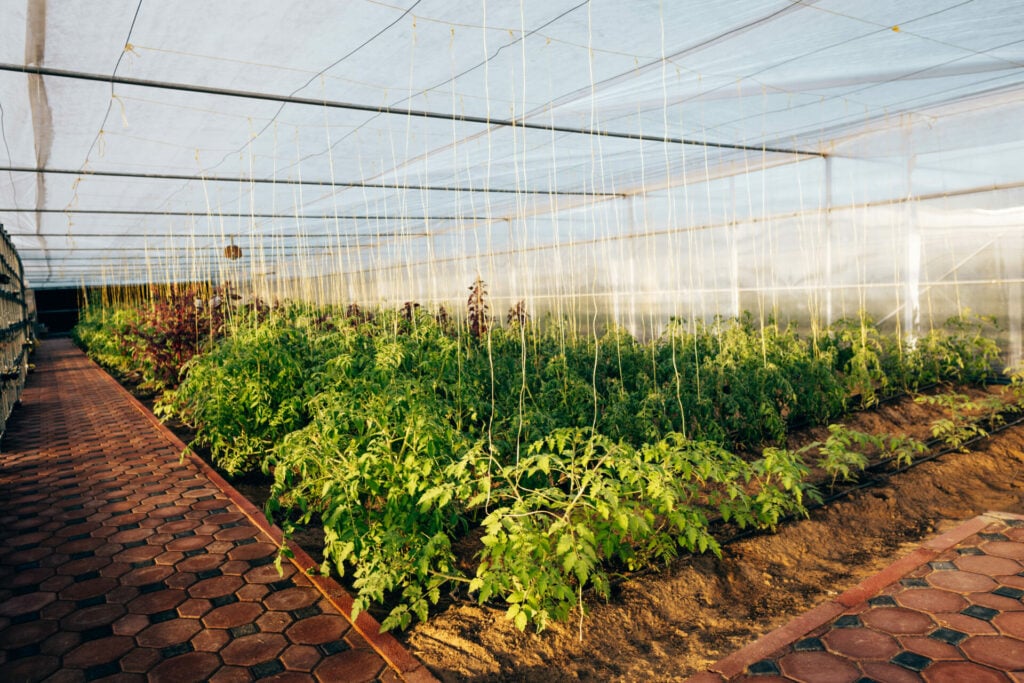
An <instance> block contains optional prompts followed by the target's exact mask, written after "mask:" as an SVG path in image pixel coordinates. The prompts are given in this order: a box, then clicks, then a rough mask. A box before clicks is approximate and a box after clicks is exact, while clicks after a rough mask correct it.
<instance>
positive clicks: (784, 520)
mask: <svg viewBox="0 0 1024 683" xmlns="http://www.w3.org/2000/svg"><path fill="white" fill-rule="evenodd" d="M1020 424H1024V414H1021V415H1018V416H1017V417H1015V418H1013V419H1012V420H1008V421H1006V422H1003V423H1002V424H999V425H997V426H994V427H990V429H988V431H987V432H986V433H985V434H979V435H978V436H975V437H973V438H971V439H968V440H967V441H965V442H964V443H963V444H961V446H960V447H959V448H943V449H941V450H939V451H936V452H935V453H930V454H928V455H924V456H921V457H920V458H914V459H913V460H912V461H911V462H910V463H909V464H908V465H905V466H904V467H900V468H896V469H894V470H892V471H891V472H889V473H886V474H882V475H879V476H876V477H871V478H869V479H866V480H864V481H861V482H858V483H856V484H854V485H852V486H848V487H845V488H843V489H842V490H839V491H836V492H834V493H831V494H829V495H827V496H825V497H823V498H822V499H821V501H820V502H812V503H810V504H809V505H807V506H805V507H806V511H807V512H808V513H810V512H812V511H814V510H820V509H821V508H823V507H825V506H826V505H828V504H830V503H834V502H835V501H837V500H840V499H842V498H846V497H847V496H850V495H853V494H854V493H856V492H858V491H863V490H865V489H869V488H874V487H876V486H882V485H884V484H885V483H887V482H888V481H889V479H890V478H891V477H892V475H894V474H903V473H904V472H907V471H908V470H911V469H913V468H915V467H917V466H918V465H923V464H924V463H926V462H931V461H932V460H937V459H938V458H941V457H943V456H945V455H949V454H951V453H963V449H964V448H967V447H968V446H971V445H973V444H976V443H978V442H980V441H984V440H985V439H990V438H991V437H992V436H993V435H995V434H998V433H1000V432H1002V431H1005V430H1007V429H1009V428H1011V427H1016V426H1017V425H1020ZM939 441H940V440H939V439H929V440H928V441H925V444H926V445H927V444H932V445H935V444H937V443H938V442H939ZM893 460H895V458H886V459H885V460H882V461H879V462H877V463H874V464H872V465H871V466H869V467H866V468H865V471H874V470H878V469H880V468H881V466H883V465H886V464H889V463H891V462H892V461H893ZM803 518H804V515H797V514H789V515H785V516H784V517H781V518H779V521H778V525H782V524H788V523H790V522H795V521H798V520H800V519H803ZM716 523H717V524H721V521H720V520H715V521H714V522H712V525H715V524H716ZM766 533H770V532H769V531H767V530H765V529H755V528H749V529H744V530H742V531H738V532H736V533H735V534H733V535H732V536H729V537H727V538H725V539H724V540H721V541H719V544H720V545H721V546H722V547H725V546H727V545H730V544H732V543H735V542H736V541H740V540H743V539H745V538H751V537H753V536H760V535H763V534H766Z"/></svg>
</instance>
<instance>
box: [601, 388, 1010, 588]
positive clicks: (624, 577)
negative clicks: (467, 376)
mask: <svg viewBox="0 0 1024 683" xmlns="http://www.w3.org/2000/svg"><path fill="white" fill-rule="evenodd" d="M999 379H1000V380H1001V381H998V382H992V383H993V384H1003V383H1007V382H1006V381H1005V380H1004V379H1003V378H999ZM935 386H938V383H933V384H931V385H930V387H935ZM922 390H925V387H922ZM908 395H909V393H901V394H897V395H895V396H891V397H888V398H887V399H886V400H887V401H893V400H895V399H897V398H900V397H902V396H908ZM879 403H881V400H880V401H879ZM877 405H878V404H875V405H874V406H872V408H875V407H877ZM1008 412H1013V411H1008ZM981 422H983V421H981ZM1021 424H1024V412H1020V414H1018V415H1017V417H1015V418H1013V419H1012V420H1007V421H1004V422H1001V423H999V424H997V425H995V426H992V425H991V422H990V423H989V425H988V429H987V431H986V432H985V433H984V434H979V435H978V436H975V437H973V438H971V439H968V440H967V441H965V442H964V443H963V444H961V445H960V447H959V448H952V447H951V448H944V449H941V450H939V451H936V452H934V453H929V454H928V455H924V456H921V457H919V458H914V459H913V460H911V462H910V463H909V464H907V465H905V466H904V467H899V468H896V469H893V470H892V471H890V472H887V473H884V474H878V475H877V476H874V477H870V478H868V479H864V480H862V481H858V482H857V483H856V484H853V485H851V486H846V487H844V488H842V489H841V490H838V491H834V492H833V493H830V494H829V495H827V496H824V497H823V498H822V499H821V500H820V501H818V502H811V503H809V504H808V505H806V506H804V509H805V511H806V513H810V512H812V511H814V510H820V509H822V508H824V507H825V506H826V505H829V504H831V503H834V502H836V501H837V500H840V499H842V498H846V497H847V496H851V495H853V494H854V493H857V492H858V491H863V490H865V489H870V488H875V487H877V486H882V485H884V484H886V483H888V481H889V479H890V478H891V477H892V476H893V475H894V474H903V473H904V472H907V471H908V470H911V469H913V468H915V467H917V466H918V465H923V464H924V463H926V462H931V461H932V460H937V459H938V458H941V457H943V456H946V455H950V454H951V453H961V454H963V453H964V450H963V449H965V448H967V447H968V446H971V445H973V444H976V443H979V442H981V441H984V440H985V439H990V438H992V436H993V435H995V434H999V433H1000V432H1003V431H1005V430H1007V429H1010V428H1011V427H1016V426H1018V425H1021ZM923 443H924V444H925V445H926V446H928V447H933V446H935V445H937V444H939V443H941V439H938V438H931V439H927V440H926V441H924V442H923ZM894 460H896V458H895V457H889V458H884V459H883V460H879V461H878V462H876V463H872V464H871V465H868V466H867V467H865V468H864V472H870V473H875V472H876V471H878V470H881V468H882V467H884V466H885V465H888V464H891V463H892V462H893V461H894ZM805 518H806V515H805V514H788V515H784V516H783V517H780V518H779V521H778V522H777V524H776V527H778V526H781V525H783V524H789V523H790V522H797V521H800V520H801V519H805ZM727 524H728V523H727V522H724V521H722V518H721V517H718V516H715V517H713V518H712V519H710V520H708V531H709V532H712V533H713V532H714V531H715V530H716V529H717V530H719V531H721V530H722V529H723V528H724V527H726V526H727ZM772 533H774V532H773V531H772V530H770V529H764V528H755V527H749V528H747V529H743V530H740V531H737V532H736V533H734V534H733V535H731V536H727V537H725V538H723V539H716V540H717V541H718V544H719V546H720V547H722V548H724V547H726V546H728V545H731V544H733V543H736V542H737V541H742V540H744V539H747V538H753V537H755V536H764V535H769V534H772ZM694 557H696V554H694V553H687V554H685V555H681V556H679V557H677V558H676V560H675V561H676V562H679V561H687V560H691V559H693V558H694ZM654 571H657V570H656V569H641V570H638V571H632V572H628V573H624V574H620V575H618V576H613V577H611V582H612V584H613V585H620V584H622V583H624V582H626V581H629V580H630V579H633V578H638V577H640V576H645V575H647V574H650V573H651V572H654Z"/></svg>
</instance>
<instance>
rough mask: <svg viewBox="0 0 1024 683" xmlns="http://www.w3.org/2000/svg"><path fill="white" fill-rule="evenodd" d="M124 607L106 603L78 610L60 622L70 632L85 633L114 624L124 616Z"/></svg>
mask: <svg viewBox="0 0 1024 683" xmlns="http://www.w3.org/2000/svg"><path fill="white" fill-rule="evenodd" d="M124 612H125V610H124V605H117V604H110V603H105V604H102V605H90V606H88V607H83V608H81V609H77V610H75V611H74V612H71V613H70V614H68V616H66V617H64V618H63V619H61V621H60V626H61V628H63V629H65V630H68V631H85V630H88V629H91V628H96V627H97V626H102V625H103V624H112V623H114V622H115V621H117V620H118V619H119V618H120V617H121V616H123V615H124Z"/></svg>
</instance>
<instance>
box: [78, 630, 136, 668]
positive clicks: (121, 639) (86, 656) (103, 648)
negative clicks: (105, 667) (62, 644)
mask: <svg viewBox="0 0 1024 683" xmlns="http://www.w3.org/2000/svg"><path fill="white" fill-rule="evenodd" d="M134 647H135V641H134V640H132V639H131V638H128V637H126V636H108V637H106V638H100V639H98V640H91V641H89V642H87V643H82V644H81V645H79V646H78V647H76V648H75V649H74V650H72V651H71V652H69V653H67V654H66V655H64V666H71V667H74V668H76V669H87V668H89V667H90V666H96V665H97V664H106V663H107V662H113V661H114V660H117V659H120V658H121V657H123V656H124V655H125V654H126V653H127V652H128V651H130V650H131V649H132V648H134Z"/></svg>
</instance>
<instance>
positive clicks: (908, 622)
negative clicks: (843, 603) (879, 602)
mask: <svg viewBox="0 0 1024 683" xmlns="http://www.w3.org/2000/svg"><path fill="white" fill-rule="evenodd" d="M861 619H862V620H863V621H864V623H865V624H866V625H868V626H870V627H871V628H874V629H878V630H879V631H885V632H886V633H927V632H928V631H930V630H932V629H933V628H935V622H933V621H932V620H931V618H930V617H929V616H928V615H927V614H924V613H922V612H915V611H914V610H909V609H904V608H902V607H878V608H875V609H872V610H868V611H867V612H864V614H862V615H861Z"/></svg>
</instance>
